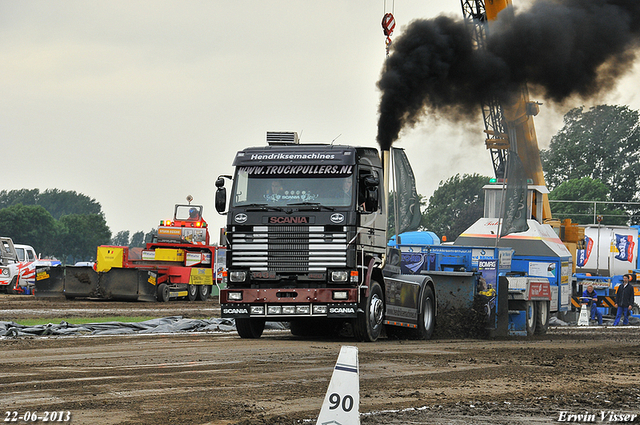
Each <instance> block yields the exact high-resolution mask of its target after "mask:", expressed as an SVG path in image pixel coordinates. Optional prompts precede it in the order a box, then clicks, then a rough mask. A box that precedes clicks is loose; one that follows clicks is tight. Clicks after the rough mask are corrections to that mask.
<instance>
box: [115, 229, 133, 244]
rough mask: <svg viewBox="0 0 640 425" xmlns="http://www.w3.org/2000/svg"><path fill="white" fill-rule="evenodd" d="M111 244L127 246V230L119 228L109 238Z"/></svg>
mask: <svg viewBox="0 0 640 425" xmlns="http://www.w3.org/2000/svg"><path fill="white" fill-rule="evenodd" d="M111 245H116V246H129V231H128V230H121V231H119V232H118V233H116V235H115V236H114V237H113V238H111Z"/></svg>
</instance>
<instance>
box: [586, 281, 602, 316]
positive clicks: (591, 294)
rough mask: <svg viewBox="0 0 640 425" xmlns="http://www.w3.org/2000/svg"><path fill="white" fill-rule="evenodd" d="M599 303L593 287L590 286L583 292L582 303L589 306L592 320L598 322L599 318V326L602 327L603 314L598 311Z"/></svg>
mask: <svg viewBox="0 0 640 425" xmlns="http://www.w3.org/2000/svg"><path fill="white" fill-rule="evenodd" d="M597 302H598V294H596V291H594V290H593V285H588V286H587V289H585V290H584V291H583V292H582V303H583V304H588V305H589V309H590V310H591V320H596V317H597V318H598V324H599V325H602V313H600V312H599V311H598V306H597V305H596V303H597Z"/></svg>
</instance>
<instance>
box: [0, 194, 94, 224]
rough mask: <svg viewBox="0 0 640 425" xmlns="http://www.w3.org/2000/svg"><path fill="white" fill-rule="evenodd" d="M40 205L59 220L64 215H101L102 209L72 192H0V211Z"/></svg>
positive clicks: (92, 200)
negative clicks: (16, 206)
mask: <svg viewBox="0 0 640 425" xmlns="http://www.w3.org/2000/svg"><path fill="white" fill-rule="evenodd" d="M16 204H22V205H40V206H42V207H44V208H45V209H46V210H47V211H49V213H51V215H52V216H53V218H55V219H56V220H58V219H60V217H62V216H63V215H66V214H101V213H102V207H101V205H100V203H98V202H97V201H96V200H95V199H91V198H89V197H88V196H87V195H83V194H82V193H77V192H75V191H73V190H71V191H68V190H59V189H47V190H45V191H44V192H42V193H41V192H40V190H39V189H18V190H10V191H6V190H2V191H0V209H1V208H7V207H10V206H11V205H16Z"/></svg>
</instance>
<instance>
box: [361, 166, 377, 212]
mask: <svg viewBox="0 0 640 425" xmlns="http://www.w3.org/2000/svg"><path fill="white" fill-rule="evenodd" d="M379 185H380V179H378V177H376V176H372V175H368V176H366V177H365V178H364V189H365V200H364V208H365V210H366V211H368V212H374V211H377V210H378V186H379Z"/></svg>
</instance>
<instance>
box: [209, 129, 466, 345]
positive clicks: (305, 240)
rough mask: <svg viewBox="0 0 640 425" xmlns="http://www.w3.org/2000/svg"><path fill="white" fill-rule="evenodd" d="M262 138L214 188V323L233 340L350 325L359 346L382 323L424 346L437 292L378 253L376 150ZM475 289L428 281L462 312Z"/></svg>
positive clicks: (461, 276)
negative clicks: (222, 247)
mask: <svg viewBox="0 0 640 425" xmlns="http://www.w3.org/2000/svg"><path fill="white" fill-rule="evenodd" d="M267 142H268V145H267V146H262V147H251V148H246V149H244V150H242V151H240V152H238V153H237V154H236V157H235V160H234V163H233V166H234V168H235V173H234V176H233V177H231V176H220V177H219V178H218V179H217V181H216V186H217V188H218V189H217V192H216V202H215V203H216V209H217V210H218V212H220V213H222V214H225V213H226V214H227V227H226V236H227V244H228V246H227V248H228V251H227V268H228V281H227V288H226V289H223V290H222V291H221V293H220V304H221V315H222V317H223V318H233V319H235V322H236V327H237V331H238V334H239V335H240V336H241V337H243V338H259V337H260V336H261V335H262V332H263V330H264V326H265V321H281V322H290V324H291V332H292V333H293V334H294V335H305V334H311V333H314V332H318V331H327V330H335V331H336V332H337V331H338V330H339V329H341V328H342V325H344V324H345V322H349V323H350V324H351V327H352V329H353V334H354V336H355V338H356V339H358V340H362V341H375V340H376V339H378V337H379V336H380V335H381V333H382V330H383V328H384V327H385V325H387V333H391V332H393V331H394V329H397V328H405V329H406V328H409V329H410V330H412V332H415V333H417V335H418V336H420V337H421V338H425V339H428V338H429V337H430V336H431V333H432V332H433V329H434V325H435V320H436V313H437V309H436V305H437V296H438V292H442V291H441V288H436V285H435V283H434V280H435V281H437V280H438V278H435V277H434V276H432V275H424V274H415V275H407V274H400V253H399V251H397V250H392V249H388V248H387V235H386V230H387V207H386V205H385V204H386V199H385V196H384V195H385V193H388V191H387V190H386V189H385V186H386V184H385V181H388V180H385V172H384V170H383V164H382V162H383V161H381V159H380V156H379V155H378V151H377V150H376V149H375V148H370V147H354V146H342V145H333V144H306V143H305V144H300V143H299V142H298V140H297V135H296V134H295V133H275V134H274V133H268V134H267ZM384 162H387V160H386V159H385V160H384ZM226 180H232V184H231V188H230V193H229V196H227V188H226V187H225V182H226ZM227 198H228V210H227ZM445 274H446V273H445ZM475 282H476V275H474V273H472V272H464V273H461V272H457V273H453V274H451V273H449V274H448V275H447V276H446V278H445V279H443V280H442V284H440V283H438V285H439V286H440V287H445V286H446V285H447V284H449V285H455V287H456V288H457V292H456V293H457V294H459V295H460V299H459V300H458V301H456V300H453V302H455V303H462V304H464V305H468V304H470V301H471V300H472V299H473V292H474V288H475ZM460 288H463V291H461V290H460ZM443 290H445V291H446V288H445V289H443ZM451 301H452V300H451V299H448V302H451ZM390 327H391V328H390Z"/></svg>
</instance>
